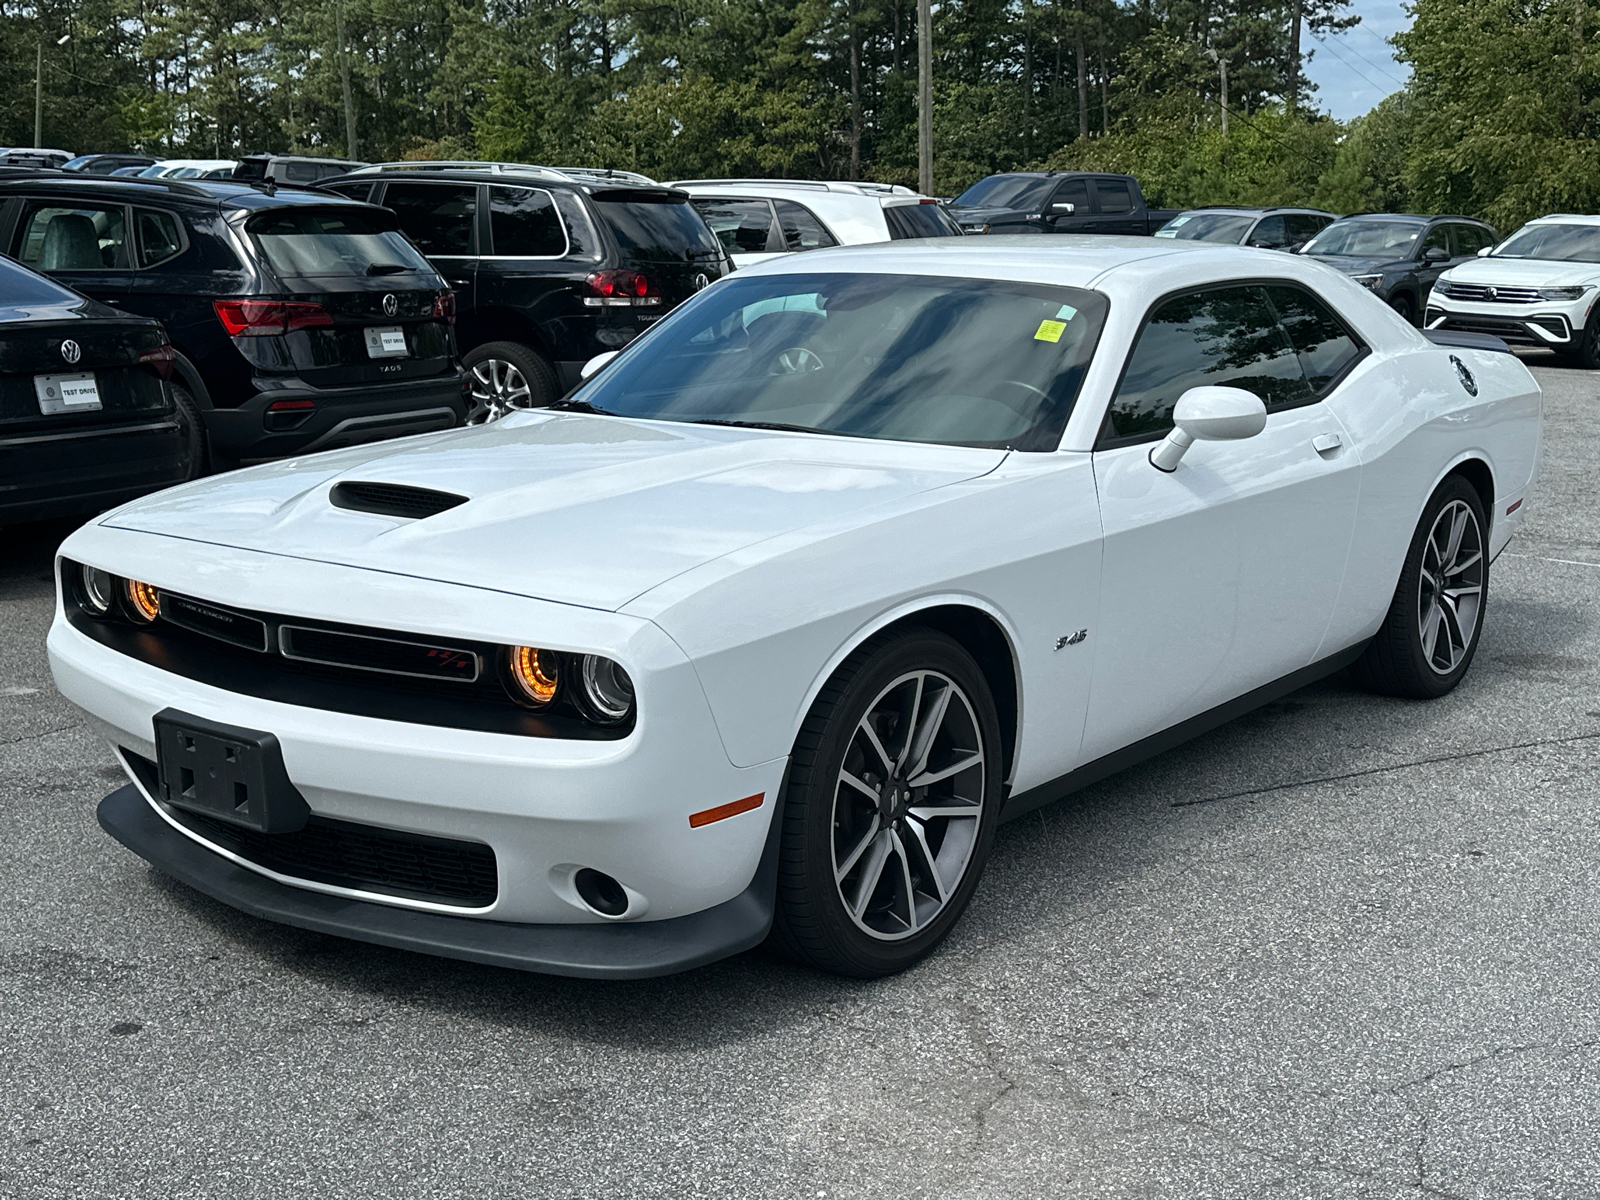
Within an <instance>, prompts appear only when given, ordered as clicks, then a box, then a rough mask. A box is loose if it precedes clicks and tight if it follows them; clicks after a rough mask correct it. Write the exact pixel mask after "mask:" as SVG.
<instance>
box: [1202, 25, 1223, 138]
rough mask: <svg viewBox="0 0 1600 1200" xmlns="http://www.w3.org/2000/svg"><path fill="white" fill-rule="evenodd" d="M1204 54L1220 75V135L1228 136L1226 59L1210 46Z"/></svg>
mask: <svg viewBox="0 0 1600 1200" xmlns="http://www.w3.org/2000/svg"><path fill="white" fill-rule="evenodd" d="M1206 54H1207V55H1208V56H1209V57H1210V59H1211V61H1212V62H1214V63H1216V64H1217V72H1218V73H1219V74H1220V75H1221V76H1222V136H1223V138H1224V139H1226V138H1227V136H1228V60H1227V59H1225V58H1223V57H1222V55H1220V54H1218V53H1217V52H1216V50H1214V49H1212V47H1210V46H1207V47H1206Z"/></svg>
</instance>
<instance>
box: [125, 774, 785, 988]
mask: <svg viewBox="0 0 1600 1200" xmlns="http://www.w3.org/2000/svg"><path fill="white" fill-rule="evenodd" d="M97 815H98V816H99V818H100V824H101V827H102V828H104V829H105V831H106V832H107V833H109V834H110V835H111V836H112V837H114V838H116V839H117V841H119V842H121V843H122V844H123V845H124V846H126V847H127V848H128V849H129V850H132V851H133V852H134V853H135V854H137V855H138V856H139V857H140V858H143V859H144V860H145V861H147V862H149V863H150V864H151V865H152V866H154V867H156V868H157V869H158V870H160V871H161V872H162V873H163V874H166V875H169V876H171V877H172V878H173V879H176V880H178V881H179V882H180V883H186V884H188V885H189V886H190V887H192V888H195V889H196V890H198V891H201V892H204V893H205V894H206V895H208V896H210V897H212V898H213V899H215V900H220V901H222V903H224V904H227V905H229V906H231V907H233V908H237V909H239V910H241V911H242V912H247V913H249V914H250V915H251V916H256V917H262V918H265V919H266V920H268V921H276V922H278V923H279V924H283V925H294V926H297V927H298V928H301V929H310V930H313V931H315V932H317V933H331V934H335V935H337V936H339V937H347V938H354V939H356V940H357V941H362V942H373V943H376V944H377V945H380V946H392V947H394V948H396V949H399V950H413V951H416V952H418V953H421V954H435V955H439V956H441V957H443V958H459V959H465V960H467V961H469V962H478V963H487V964H488V965H490V966H495V967H512V968H515V969H517V970H521V971H537V972H540V973H542V974H546V975H575V976H580V977H585V978H594V979H644V978H648V977H651V976H655V975H670V974H673V973H675V972H678V971H687V970H689V969H691V968H693V967H698V966H703V965H705V964H706V963H710V962H715V961H716V960H717V959H720V958H726V957H728V956H729V955H732V954H738V953H740V952H741V951H743V950H749V949H750V948H752V947H754V946H756V945H759V944H760V943H761V942H762V940H764V939H765V938H766V936H767V931H768V930H769V929H770V928H771V926H772V907H773V894H774V886H775V881H776V878H777V865H776V864H777V839H776V837H775V836H774V837H769V838H768V845H767V847H766V850H765V852H764V854H763V855H762V859H761V865H760V867H759V869H758V870H757V872H756V875H755V878H754V879H752V880H751V882H750V885H749V886H748V887H747V888H745V889H744V891H742V892H740V893H739V894H738V895H737V896H735V897H734V898H733V899H731V900H728V901H726V902H724V903H722V904H719V905H717V906H716V907H714V908H709V909H706V910H704V911H703V912H697V913H692V914H690V915H688V916H683V917H677V918H675V919H672V920H668V921H649V922H642V923H633V924H613V925H519V924H514V923H511V922H507V921H476V920H472V919H470V918H466V917H452V916H445V915H442V914H439V913H431V912H415V911H411V910H408V909H403V908H394V907H391V906H390V905H387V904H375V903H372V902H370V901H362V900H352V899H349V898H347V897H343V896H330V895H325V894H322V893H319V892H308V891H305V890H304V889H301V888H296V887H288V886H285V885H284V884H281V883H277V882H274V881H273V880H271V879H266V878H263V877H262V876H261V875H258V874H256V873H255V872H254V871H250V870H246V869H245V868H244V867H241V866H238V865H236V864H234V863H232V862H229V861H228V860H227V859H225V858H223V857H221V856H220V855H217V854H213V853H212V852H210V851H209V850H206V849H204V848H203V847H201V846H200V845H199V844H198V843H196V842H194V841H191V840H190V839H189V838H187V837H185V836H183V835H182V834H181V833H179V832H178V831H177V830H176V829H174V828H173V827H172V826H171V824H169V823H168V822H167V821H165V820H163V819H162V817H161V816H160V815H158V813H157V812H156V810H155V808H154V806H153V805H152V804H151V803H150V802H149V801H147V800H146V799H145V798H144V796H143V795H141V794H140V792H139V791H138V789H137V788H135V787H134V786H133V785H132V784H129V785H128V786H126V787H123V788H119V789H118V790H117V791H115V792H112V793H111V795H109V796H107V797H106V798H105V799H104V800H102V801H101V802H100V807H99V809H98V811H97ZM772 829H773V831H774V832H775V831H776V829H777V825H776V822H774V824H773V827H772Z"/></svg>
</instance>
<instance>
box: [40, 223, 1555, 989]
mask: <svg viewBox="0 0 1600 1200" xmlns="http://www.w3.org/2000/svg"><path fill="white" fill-rule="evenodd" d="M575 311H577V310H575ZM353 336H356V335H355V334H354V333H353ZM1441 343H1442V344H1441ZM591 365H594V364H591ZM1541 414H1542V401H1541V396H1540V392H1539V388H1538V386H1537V384H1536V383H1535V382H1534V380H1533V378H1532V377H1531V376H1530V375H1529V373H1528V371H1527V369H1526V368H1525V367H1524V366H1523V365H1522V363H1521V362H1519V361H1518V360H1517V359H1516V358H1515V357H1513V356H1512V355H1511V354H1509V353H1507V352H1506V351H1505V348H1504V346H1503V345H1502V344H1500V343H1497V342H1496V341H1495V340H1494V339H1492V338H1484V337H1481V336H1474V335H1462V334H1455V335H1439V334H1434V335H1431V336H1425V335H1424V334H1422V333H1419V332H1418V331H1416V330H1414V329H1412V328H1411V327H1410V326H1408V325H1407V324H1406V323H1405V322H1404V321H1402V320H1401V319H1400V318H1399V317H1397V316H1396V315H1395V314H1394V313H1393V312H1391V311H1390V310H1389V309H1388V307H1387V306H1385V305H1384V304H1383V303H1382V302H1381V301H1380V300H1378V299H1376V298H1375V297H1374V296H1372V295H1371V294H1370V293H1369V292H1367V291H1366V290H1365V289H1364V288H1362V287H1360V286H1359V285H1358V284H1355V283H1353V282H1351V281H1350V280H1348V279H1347V278H1345V277H1344V276H1343V275H1341V274H1338V273H1336V272H1334V271H1331V270H1328V269H1326V268H1323V267H1321V266H1319V265H1317V264H1316V263H1313V262H1309V261H1306V260H1303V259H1298V258H1294V257H1291V256H1289V255H1282V254H1276V253H1272V252H1269V251H1259V250H1250V249H1242V248H1237V247H1219V246H1209V245H1207V244H1204V243H1181V242H1180V243H1173V242H1156V241H1152V240H1146V239H1119V238H1092V239H1075V238H1066V237H1063V238H1058V239H1050V240H1049V242H1048V244H1044V243H1043V242H1042V241H1041V240H1040V239H1009V240H1008V239H995V238H983V239H964V240H957V239H949V240H947V241H935V242H918V243H905V244H900V245H893V246H884V247H864V248H850V249H843V250H838V251H823V252H818V253H814V254H807V255H797V256H794V257H793V258H791V259H785V260H781V261H776V262H772V263H768V264H764V265H762V266H759V267H756V268H753V269H748V270H742V271H739V272H738V273H737V274H735V275H733V276H731V277H729V278H727V279H725V280H723V281H721V282H718V283H717V284H715V285H714V286H712V287H710V288H709V289H707V290H706V291H704V292H703V293H701V294H700V295H698V296H696V297H695V298H694V299H693V300H692V301H690V302H688V303H686V304H684V305H683V306H682V307H681V308H679V309H678V310H677V311H675V312H674V313H672V314H671V315H670V316H668V317H667V318H665V319H663V320H662V321H661V322H660V323H659V324H658V325H657V326H655V327H654V328H653V329H652V330H651V331H650V332H649V333H648V334H647V335H646V336H644V337H643V338H641V339H639V340H638V341H637V342H635V343H634V344H633V345H631V346H630V347H628V348H627V349H626V350H625V351H624V352H623V353H622V354H621V355H620V357H617V358H616V360H615V361H613V362H611V363H609V364H608V365H605V366H604V368H603V370H599V371H598V373H596V374H594V375H593V376H592V377H591V378H590V379H589V380H588V382H587V383H585V384H584V385H583V386H582V387H580V388H579V389H578V390H577V391H576V392H575V393H573V394H572V395H571V396H569V397H568V398H567V399H565V400H563V401H560V402H558V403H557V404H556V405H555V406H554V407H553V408H551V409H549V410H544V411H539V412H530V413H526V414H521V415H518V416H513V417H511V418H509V419H507V420H504V421H501V422H499V423H497V424H494V425H490V426H484V427H478V428H470V429H459V430H455V431H451V432H446V433H439V434H433V435H427V436H422V437H413V438H409V439H407V440H405V441H401V442H392V443H389V444H385V445H371V446H362V447H358V448H354V449H347V450H340V451H334V452H331V453H326V454H318V455H314V456H310V457H306V458H302V459H295V460H291V461H287V462H280V463H275V464H271V465H265V466H258V467H254V468H251V469H247V470H243V471H239V472H235V473H232V474H228V475H224V476H221V477H219V478H214V479H209V480H203V481H200V482H197V483H193V484H189V485H186V486H183V487H178V488H174V489H172V490H170V491H167V492H163V493H161V494H159V495H156V496H152V497H149V498H146V499H143V500H139V501H136V502H134V503H132V504H127V505H124V506H123V507H121V508H118V509H116V510H114V511H112V512H110V513H108V514H106V515H104V516H102V517H100V518H99V519H97V520H95V521H94V522H92V523H90V524H89V525H86V526H85V527H84V528H82V529H80V530H79V531H78V532H77V533H75V534H73V535H72V536H71V537H70V538H69V539H67V541H66V542H65V543H64V544H63V546H62V548H61V551H60V558H59V561H58V568H59V569H58V576H59V586H60V596H59V605H58V609H57V613H56V619H55V623H54V626H53V628H52V629H51V632H50V641H49V648H50V661H51V664H52V667H53V669H54V672H55V678H56V682H57V684H58V686H59V687H60V689H61V691H62V693H63V694H65V695H66V696H67V697H68V698H69V699H70V700H72V701H73V702H74V703H76V704H77V705H79V706H80V707H81V708H82V709H83V710H84V711H85V713H87V714H88V716H89V719H90V720H91V721H92V722H93V724H94V726H95V727H96V728H97V729H98V730H99V731H100V732H101V733H103V734H104V736H105V737H106V739H107V740H108V741H109V742H110V744H111V746H112V748H113V749H114V751H115V753H116V755H117V757H118V759H119V760H120V761H121V763H122V765H123V766H124V767H125V768H126V770H127V774H128V777H129V779H130V783H129V784H128V785H127V786H125V787H123V788H121V789H120V790H118V791H117V792H115V793H113V794H112V795H110V796H108V797H107V798H106V799H105V800H104V801H103V802H102V803H101V805H100V809H99V817H100V821H101V823H102V825H103V826H104V827H105V828H106V829H107V830H108V831H109V832H110V833H111V834H112V836H114V837H115V838H117V839H118V840H119V841H121V842H122V843H123V844H124V845H126V846H127V847H129V848H130V849H132V850H133V851H134V852H136V853H137V854H139V855H142V856H143V857H144V858H146V859H147V860H149V861H150V862H151V863H152V864H154V865H155V866H156V867H157V868H159V869H160V870H161V871H163V872H165V873H167V874H168V875H171V876H173V877H175V878H177V879H179V880H182V881H184V882H185V883H187V884H189V885H191V886H193V887H195V888H197V889H199V890H201V891H202V892H206V893H209V894H210V895H212V896H214V897H216V898H217V899H219V900H221V901H223V902H224V903H227V904H230V905H233V906H235V907H237V908H240V909H243V910H244V911H246V912H250V913H254V914H257V915H259V916H262V917H265V918H268V919H270V920H274V921H281V922H286V923H288V924H291V925H298V926H302V927H305V928H309V929H315V930H321V931H326V932H329V933H334V934H340V935H344V936H347V937H352V938H358V939H364V940H367V941H371V942H378V943H382V944H385V945H389V946H397V947H404V948H408V949H412V950H418V951H425V952H428V953H433V954H441V955H449V956H454V957H459V958H465V959H473V960H477V961H480V962H487V963H496V964H501V965H504V966H511V967H520V968H524V969H528V970H535V971H547V972H555V973H561V974H569V975H588V976H602V977H628V976H644V975H654V974H663V973H667V972H671V971H677V970H682V969H685V968H688V967H692V966H695V965H698V964H702V963H706V962H709V961H712V960H714V959H717V958H720V957H723V956H725V955H730V954H734V953H736V952H738V951H741V950H744V949H747V948H749V947H752V946H755V945H757V944H758V943H760V942H762V941H763V940H764V939H769V938H770V939H771V940H772V941H773V942H774V944H776V945H777V946H779V947H780V948H781V949H784V950H785V951H787V952H788V953H790V954H793V955H795V956H798V957H800V958H801V959H803V960H805V961H807V962H810V963H812V964H815V965H816V966H818V967H820V968H824V969H827V970H832V971H838V972H843V973H848V974H852V975H858V976H874V975H881V974H885V973H888V972H892V971H897V970H900V969H902V968H904V967H906V966H908V965H909V964H911V963H913V962H915V961H917V960H918V959H919V958H921V957H922V956H923V955H926V954H927V953H928V952H929V951H930V950H931V949H933V948H934V947H935V946H936V945H938V943H939V942H940V940H941V939H942V938H944V937H945V935H946V934H947V933H948V932H949V931H950V928H951V926H952V925H953V924H954V923H955V922H956V920H957V919H958V918H959V917H960V915H961V913H962V911H963V910H964V909H965V907H966V906H967V904H968V903H969V902H970V900H971V899H972V895H973V892H974V890H975V889H976V887H977V885H978V880H979V875H980V873H981V872H982V870H983V866H984V861H985V859H986V858H987V857H988V855H989V852H990V847H991V844H992V842H993V837H994V831H995V827H996V825H997V824H998V823H999V822H1000V821H1003V820H1006V819H1007V818H1010V817H1014V816H1016V815H1018V814H1019V813H1023V812H1027V811H1029V810H1031V809H1033V808H1035V807H1037V806H1038V805H1041V804H1044V803H1047V802H1049V801H1051V800H1054V799H1056V798H1058V797H1060V796H1063V795H1065V794H1067V793H1068V792H1070V791H1072V790H1073V789H1074V788H1078V787H1082V786H1084V785H1085V784H1087V783H1090V782H1093V781H1095V780H1098V779H1101V778H1103V777H1105V776H1106V775H1108V774H1110V773H1111V772H1113V771H1116V770H1118V769H1120V768H1122V767H1124V766H1126V765H1128V764H1130V763H1133V762H1135V761H1137V760H1139V759H1141V758H1144V757H1146V756H1148V755H1151V754H1154V753H1157V752H1159V751H1161V750H1163V749H1165V748H1167V747H1170V746H1172V745H1175V744H1176V743H1178V742H1180V741H1182V740H1183V739H1185V738H1188V737H1191V736H1193V735H1195V734H1197V733H1199V732H1201V731H1204V730H1206V729H1208V728H1211V727H1213V726H1215V725H1217V724H1219V723H1220V722H1223V721H1225V720H1228V719H1229V718H1231V717H1232V716H1235V715H1237V714H1239V713H1241V712H1244V711H1246V710H1247V709H1249V708H1251V707H1253V706H1255V705H1259V704H1262V703H1265V702H1267V701H1269V700H1271V699H1274V698H1276V697H1278V696H1280V695H1283V694H1284V693H1286V692H1288V691H1290V690H1292V689H1294V688H1297V687H1300V686H1302V685H1304V684H1306V683H1308V682H1310V681H1312V680H1314V679H1317V678H1318V677H1320V676H1324V675H1327V674H1329V673H1330V672H1333V671H1336V670H1340V669H1342V668H1347V667H1348V668H1350V669H1352V670H1353V671H1354V672H1355V674H1356V676H1357V677H1358V679H1360V680H1361V681H1363V682H1364V683H1365V684H1366V685H1368V686H1369V687H1372V688H1374V689H1377V690H1380V691H1383V692H1387V693H1389V694H1392V695H1399V696H1409V697H1416V698H1419V699H1426V698H1429V697H1435V696H1439V695H1442V694H1444V693H1445V692H1448V691H1449V690H1450V689H1451V688H1453V687H1454V686H1455V685H1456V684H1457V683H1458V682H1459V681H1460V679H1461V677H1462V676H1463V674H1464V673H1465V672H1466V671H1467V669H1468V666H1469V665H1470V664H1471V662H1472V657H1473V652H1474V649H1475V648H1476V646H1477V644H1478V639H1479V637H1480V635H1481V633H1482V630H1483V622H1484V620H1485V616H1486V614H1487V612H1488V609H1487V608H1486V598H1487V595H1488V584H1489V572H1490V563H1491V562H1492V561H1493V559H1494V556H1495V555H1496V553H1498V552H1499V551H1500V550H1501V549H1502V548H1503V547H1504V546H1505V544H1506V542H1507V540H1508V539H1509V538H1510V537H1511V536H1512V534H1513V533H1514V532H1515V530H1516V529H1517V526H1518V523H1519V522H1520V521H1521V519H1522V516H1523V513H1524V512H1525V511H1526V510H1525V509H1524V508H1523V501H1524V498H1525V497H1526V495H1527V493H1528V489H1529V487H1530V484H1531V482H1532V480H1533V478H1534V476H1535V474H1536V471H1537V468H1538V463H1539V454H1540V428H1541V420H1542V415H1541Z"/></svg>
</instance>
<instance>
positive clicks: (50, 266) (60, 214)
mask: <svg viewBox="0 0 1600 1200" xmlns="http://www.w3.org/2000/svg"><path fill="white" fill-rule="evenodd" d="M19 229H20V230H21V232H20V234H19V235H18V238H17V257H18V258H19V259H21V260H22V261H23V262H24V263H26V264H27V265H28V266H30V267H35V268H37V269H38V270H41V271H104V270H106V269H108V268H111V269H116V268H124V267H130V266H132V265H133V263H132V261H131V256H130V254H129V252H128V237H127V228H126V222H125V221H124V220H123V215H122V206H121V205H120V204H119V205H114V206H113V205H96V204H75V205H72V206H70V207H67V206H64V205H60V204H50V203H47V202H45V201H42V200H35V201H32V202H30V203H29V205H28V207H27V208H26V209H24V210H23V214H22V220H21V222H20V223H19Z"/></svg>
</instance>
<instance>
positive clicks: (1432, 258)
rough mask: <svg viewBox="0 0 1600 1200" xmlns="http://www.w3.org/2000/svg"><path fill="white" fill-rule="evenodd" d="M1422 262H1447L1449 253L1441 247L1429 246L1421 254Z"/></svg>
mask: <svg viewBox="0 0 1600 1200" xmlns="http://www.w3.org/2000/svg"><path fill="white" fill-rule="evenodd" d="M1422 261H1423V262H1449V261H1450V251H1448V250H1446V249H1445V248H1444V247H1443V246H1430V247H1429V248H1428V249H1426V250H1424V251H1423V252H1422Z"/></svg>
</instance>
